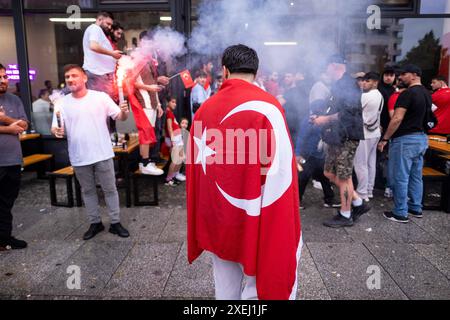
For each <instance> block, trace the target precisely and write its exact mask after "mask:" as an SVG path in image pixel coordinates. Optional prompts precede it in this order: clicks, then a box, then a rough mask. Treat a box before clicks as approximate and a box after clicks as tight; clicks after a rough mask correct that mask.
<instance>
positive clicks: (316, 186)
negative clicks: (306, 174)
mask: <svg viewBox="0 0 450 320" xmlns="http://www.w3.org/2000/svg"><path fill="white" fill-rule="evenodd" d="M312 182H313V187H314V188H316V189H319V190H322V184H321V183H320V182H319V181H316V180H313V181H312Z"/></svg>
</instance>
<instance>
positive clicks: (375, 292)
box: [308, 243, 406, 300]
mask: <svg viewBox="0 0 450 320" xmlns="http://www.w3.org/2000/svg"><path fill="white" fill-rule="evenodd" d="M308 248H309V251H310V252H311V256H312V258H313V259H314V262H315V264H316V266H317V268H318V270H319V272H320V274H321V277H322V279H323V282H324V283H325V286H326V288H327V289H328V292H329V294H330V296H331V298H332V299H369V300H372V299H405V298H406V296H405V295H404V294H403V293H402V291H401V290H400V288H399V287H398V286H397V285H396V284H395V282H394V281H393V280H392V278H391V277H390V276H389V274H388V273H387V272H386V271H385V270H384V269H383V266H380V265H379V263H378V261H377V260H376V259H375V258H374V257H373V256H372V255H371V254H370V252H369V251H368V250H367V249H366V247H365V246H364V245H363V244H361V243H308ZM369 266H378V267H379V270H380V274H381V286H380V289H372V290H371V289H369V287H368V285H367V282H368V279H369V277H370V276H371V275H372V273H368V268H369ZM369 271H370V270H369ZM370 283H372V282H370Z"/></svg>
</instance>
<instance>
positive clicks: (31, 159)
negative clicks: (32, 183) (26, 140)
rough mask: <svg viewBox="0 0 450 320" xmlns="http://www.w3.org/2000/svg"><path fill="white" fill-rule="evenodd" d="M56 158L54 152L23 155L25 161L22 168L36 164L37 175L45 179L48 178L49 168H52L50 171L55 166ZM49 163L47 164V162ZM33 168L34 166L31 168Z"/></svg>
mask: <svg viewBox="0 0 450 320" xmlns="http://www.w3.org/2000/svg"><path fill="white" fill-rule="evenodd" d="M54 160H55V159H54V158H53V155H52V154H39V153H36V154H32V155H29V156H26V157H23V163H22V170H23V169H24V168H27V167H30V166H33V167H34V166H35V165H36V171H37V176H38V178H39V179H45V178H46V173H45V172H46V171H47V169H48V168H50V171H51V170H53V167H54ZM47 162H48V163H49V165H48V166H47V165H46V163H47ZM31 170H33V168H32V169H31Z"/></svg>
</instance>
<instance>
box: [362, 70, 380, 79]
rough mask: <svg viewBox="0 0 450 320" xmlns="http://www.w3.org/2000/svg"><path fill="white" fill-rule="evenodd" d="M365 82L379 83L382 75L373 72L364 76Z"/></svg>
mask: <svg viewBox="0 0 450 320" xmlns="http://www.w3.org/2000/svg"><path fill="white" fill-rule="evenodd" d="M363 80H377V81H379V80H380V74H379V73H376V72H373V71H370V72H367V73H366V74H365V75H364V78H363Z"/></svg>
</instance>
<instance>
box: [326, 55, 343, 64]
mask: <svg viewBox="0 0 450 320" xmlns="http://www.w3.org/2000/svg"><path fill="white" fill-rule="evenodd" d="M332 63H338V64H347V60H345V58H344V57H343V56H341V55H340V54H333V55H332V56H330V57H328V60H327V64H332Z"/></svg>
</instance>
